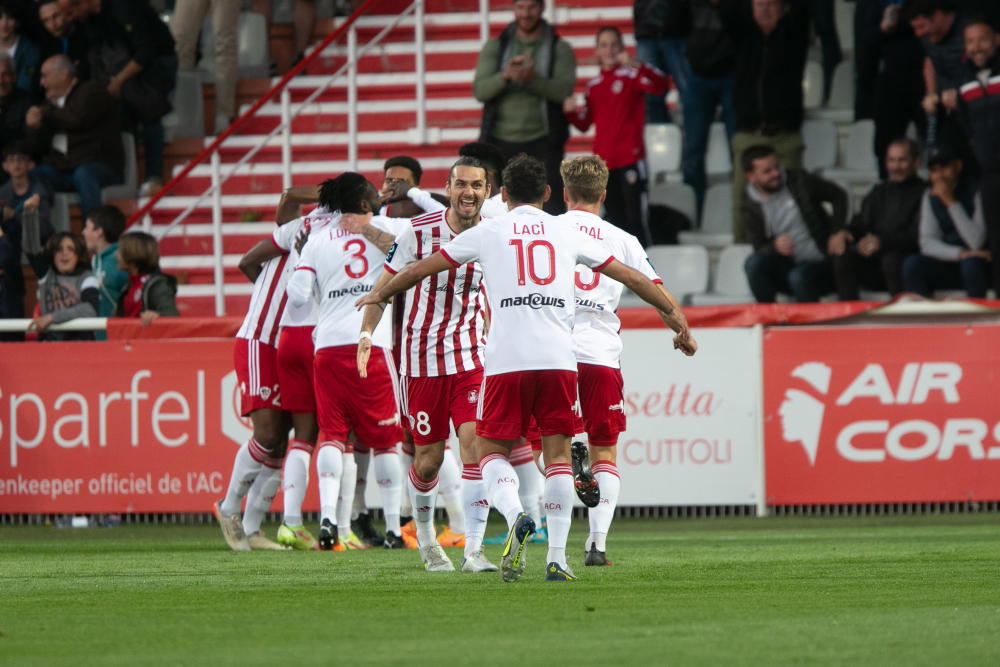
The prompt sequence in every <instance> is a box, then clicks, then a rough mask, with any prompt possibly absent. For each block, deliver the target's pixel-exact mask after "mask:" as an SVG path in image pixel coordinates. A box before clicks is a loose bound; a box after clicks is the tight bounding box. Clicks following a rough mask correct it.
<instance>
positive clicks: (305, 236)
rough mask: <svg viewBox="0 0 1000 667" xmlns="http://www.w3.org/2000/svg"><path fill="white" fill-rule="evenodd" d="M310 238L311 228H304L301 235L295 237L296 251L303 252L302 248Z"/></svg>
mask: <svg viewBox="0 0 1000 667" xmlns="http://www.w3.org/2000/svg"><path fill="white" fill-rule="evenodd" d="M308 240H309V230H307V229H303V230H302V231H301V232H299V235H298V236H296V237H295V252H297V253H299V254H300V255H301V254H302V248H304V247H305V245H306V241H308Z"/></svg>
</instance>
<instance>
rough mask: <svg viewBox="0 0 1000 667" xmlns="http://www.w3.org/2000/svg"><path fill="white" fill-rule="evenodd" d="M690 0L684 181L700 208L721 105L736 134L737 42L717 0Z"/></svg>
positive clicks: (731, 132) (729, 128)
mask: <svg viewBox="0 0 1000 667" xmlns="http://www.w3.org/2000/svg"><path fill="white" fill-rule="evenodd" d="M690 1H691V36H690V37H689V38H688V45H687V59H688V62H689V63H690V64H691V77H690V78H689V80H688V92H687V95H686V96H685V100H684V156H683V158H682V160H681V168H682V169H683V170H684V182H685V183H687V184H688V185H690V186H691V187H692V188H694V192H695V195H696V196H697V198H698V211H699V212H700V211H701V208H702V205H703V204H704V202H705V189H706V187H707V179H706V177H705V151H706V149H707V148H708V135H709V132H710V131H711V129H712V123H713V122H714V121H715V114H716V110H717V109H718V108H719V107H720V106H721V107H722V120H723V122H725V124H726V135H727V136H728V137H729V141H730V142H731V141H732V140H733V135H735V134H736V125H737V123H736V110H735V109H734V108H733V68H734V67H735V66H736V45H735V44H733V40H732V39H730V37H729V33H728V32H726V30H725V28H724V27H723V25H722V16H721V14H720V13H719V3H718V0H690Z"/></svg>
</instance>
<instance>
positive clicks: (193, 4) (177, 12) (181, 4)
mask: <svg viewBox="0 0 1000 667" xmlns="http://www.w3.org/2000/svg"><path fill="white" fill-rule="evenodd" d="M307 4H308V3H307ZM241 6H242V2H241V0H177V4H176V5H175V6H174V19H173V21H172V23H171V26H170V27H171V30H172V32H173V35H174V41H175V42H176V43H177V62H178V65H177V68H178V69H179V70H180V71H181V72H194V71H195V67H196V66H197V65H198V46H199V38H200V37H201V26H202V23H203V22H204V20H205V16H206V15H208V14H209V13H210V14H211V15H212V34H213V36H214V37H215V133H216V134H220V133H222V132H223V131H225V129H226V128H227V127H229V125H230V124H231V123H232V122H233V120H234V119H235V118H236V83H237V82H238V81H239V74H238V72H237V55H238V46H239V45H238V43H237V29H238V27H239V22H240V7H241ZM267 16H270V14H267Z"/></svg>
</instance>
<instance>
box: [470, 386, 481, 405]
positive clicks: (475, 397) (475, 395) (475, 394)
mask: <svg viewBox="0 0 1000 667" xmlns="http://www.w3.org/2000/svg"><path fill="white" fill-rule="evenodd" d="M468 398H469V403H477V402H479V390H478V389H473V390H472V391H470V392H469V396H468Z"/></svg>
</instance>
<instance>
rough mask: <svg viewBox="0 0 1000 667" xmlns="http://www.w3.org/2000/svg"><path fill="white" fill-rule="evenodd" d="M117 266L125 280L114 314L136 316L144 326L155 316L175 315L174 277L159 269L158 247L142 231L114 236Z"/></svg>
mask: <svg viewBox="0 0 1000 667" xmlns="http://www.w3.org/2000/svg"><path fill="white" fill-rule="evenodd" d="M118 266H120V267H122V268H123V269H124V270H125V271H127V272H128V281H126V283H125V284H124V285H122V289H121V291H120V292H119V293H118V305H117V307H116V308H115V316H116V317H138V318H139V319H140V320H141V321H142V326H144V327H148V326H149V325H150V324H152V323H153V322H155V321H156V319H157V318H158V317H178V316H179V315H180V313H179V312H177V302H176V299H177V279H176V278H174V277H173V276H171V275H168V274H166V273H163V272H162V271H160V247H159V245H158V244H157V242H156V239H155V238H154V237H153V236H151V235H150V234H147V233H145V232H130V233H128V234H122V235H121V237H120V238H119V239H118Z"/></svg>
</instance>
